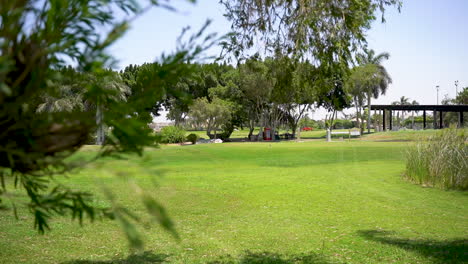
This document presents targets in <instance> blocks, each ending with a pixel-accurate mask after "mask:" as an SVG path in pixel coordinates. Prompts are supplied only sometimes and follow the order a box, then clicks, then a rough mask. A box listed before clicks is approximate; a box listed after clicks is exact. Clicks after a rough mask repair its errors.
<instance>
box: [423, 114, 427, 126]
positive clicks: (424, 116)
mask: <svg viewBox="0 0 468 264" xmlns="http://www.w3.org/2000/svg"><path fill="white" fill-rule="evenodd" d="M423 129H426V110H424V111H423Z"/></svg>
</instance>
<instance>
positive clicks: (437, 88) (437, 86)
mask: <svg viewBox="0 0 468 264" xmlns="http://www.w3.org/2000/svg"><path fill="white" fill-rule="evenodd" d="M436 90H437V104H439V85H436Z"/></svg>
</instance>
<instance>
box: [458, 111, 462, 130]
mask: <svg viewBox="0 0 468 264" xmlns="http://www.w3.org/2000/svg"><path fill="white" fill-rule="evenodd" d="M458 127H460V128H462V127H463V111H460V112H458Z"/></svg>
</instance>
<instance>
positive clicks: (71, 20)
mask: <svg viewBox="0 0 468 264" xmlns="http://www.w3.org/2000/svg"><path fill="white" fill-rule="evenodd" d="M139 4H147V6H146V7H144V8H142V7H141V6H140V5H139ZM151 6H159V7H162V8H169V9H171V7H170V6H168V5H166V4H165V3H164V2H162V3H159V2H157V1H148V2H144V1H139V2H137V1H134V0H129V1H121V0H108V1H100V0H45V1H28V0H19V1H2V4H1V5H0V19H1V24H0V51H1V53H0V54H1V55H0V180H1V183H2V184H1V187H0V198H1V200H0V206H2V207H5V206H7V205H8V207H10V208H12V209H13V210H14V211H15V209H14V208H16V205H15V203H16V202H18V201H16V200H14V199H13V198H12V196H10V195H8V188H7V186H10V185H13V186H14V188H21V189H23V190H24V191H25V192H26V194H27V195H28V197H29V202H27V204H26V206H27V207H28V208H29V210H30V212H31V213H32V214H33V215H34V216H35V228H36V229H37V230H38V231H39V232H41V233H43V232H44V231H45V230H46V229H48V228H49V219H50V218H51V217H52V216H54V215H71V217H72V218H73V219H77V220H78V221H79V222H80V223H82V221H83V220H84V219H85V218H89V219H90V220H94V219H96V218H100V217H110V218H115V219H116V220H118V221H119V222H120V223H121V224H122V226H123V230H124V231H125V234H126V235H127V237H128V239H129V241H130V242H131V246H133V247H136V248H139V247H141V246H142V240H141V237H140V236H139V235H138V231H137V228H136V226H135V223H138V222H139V221H140V220H139V217H137V216H135V215H134V214H133V213H131V212H129V211H128V210H126V209H125V208H124V207H123V206H121V205H119V204H118V202H117V201H116V200H115V198H114V195H113V194H112V191H110V190H109V189H106V187H105V186H104V187H103V189H104V192H105V194H106V196H107V198H108V199H109V200H110V201H111V204H112V206H111V207H109V208H96V207H94V206H93V205H92V204H91V201H92V195H91V194H89V193H86V192H83V191H80V190H73V189H71V188H69V187H67V186H64V185H62V184H60V183H59V182H60V181H57V180H56V179H55V178H56V177H57V176H59V175H60V176H63V175H66V173H67V172H68V171H70V170H72V169H74V168H76V167H80V166H83V165H84V164H83V162H85V161H77V160H76V159H75V160H74V161H72V160H71V159H67V157H69V156H71V155H72V154H73V153H75V152H76V151H77V150H78V149H79V148H80V147H81V146H83V145H84V144H86V143H87V142H88V141H89V137H90V135H91V134H92V133H94V132H95V131H96V130H97V129H98V128H99V127H102V126H105V127H108V128H109V135H108V137H107V138H106V139H105V141H104V142H103V145H102V147H101V150H100V151H99V152H98V153H97V155H96V156H95V157H94V158H93V159H92V160H87V161H86V162H90V161H93V160H95V159H97V158H101V157H105V156H120V157H123V156H121V155H122V154H126V153H136V154H138V155H141V154H142V152H143V149H144V147H146V146H154V145H155V142H156V141H157V137H156V136H155V135H154V133H152V130H151V129H150V128H149V127H148V125H147V124H148V123H149V122H151V120H152V117H151V112H154V111H152V109H153V108H154V105H155V103H156V102H158V101H161V100H162V99H163V98H164V97H167V95H168V94H177V91H176V90H175V89H173V87H175V84H176V83H177V81H178V80H179V79H180V76H187V75H190V74H191V72H192V71H193V66H192V65H191V64H188V63H187V62H188V61H197V60H199V59H202V58H201V54H202V52H203V51H204V50H206V48H208V47H210V46H211V45H213V44H214V43H215V41H216V40H217V37H216V35H215V34H208V35H205V34H204V31H205V29H206V27H207V26H208V24H209V23H206V24H205V26H204V27H203V28H202V29H201V30H200V31H198V32H195V34H193V35H192V36H187V34H188V33H187V32H188V31H187V30H188V29H185V30H184V31H183V33H182V35H181V37H180V39H179V42H178V45H177V48H176V51H175V53H173V54H171V55H164V54H163V55H162V56H161V57H160V59H158V61H157V62H155V63H153V64H148V65H145V67H141V69H140V70H139V72H138V74H136V72H133V74H134V75H133V76H121V75H119V74H117V73H116V72H114V71H112V70H109V67H112V65H113V64H114V60H113V58H112V56H110V55H109V54H108V53H107V52H106V50H107V48H108V47H109V46H110V45H112V44H113V43H114V42H115V41H116V40H117V39H118V38H120V37H121V36H122V35H123V34H124V33H125V32H126V29H127V28H128V24H129V22H131V21H132V20H133V19H134V18H135V17H137V16H139V15H140V14H142V13H143V12H144V11H146V10H147V9H148V8H149V7H151ZM69 64H75V65H76V66H75V68H71V67H67V66H66V65H69ZM98 109H99V110H98ZM98 112H100V113H99V114H98ZM132 188H134V189H135V192H136V193H137V194H138V195H139V196H141V201H142V203H143V204H144V205H145V207H146V209H147V211H148V213H149V214H150V215H152V216H154V220H155V222H157V223H159V224H161V225H162V226H163V227H164V228H165V229H166V230H169V231H171V232H172V233H173V234H174V235H176V233H175V230H174V228H173V225H172V222H171V221H170V219H169V217H168V216H167V214H166V212H165V210H164V209H163V208H162V207H161V206H160V204H159V203H158V202H157V201H156V200H155V198H154V197H153V196H152V195H150V194H148V193H147V192H145V191H143V190H142V189H141V188H140V187H139V186H132Z"/></svg>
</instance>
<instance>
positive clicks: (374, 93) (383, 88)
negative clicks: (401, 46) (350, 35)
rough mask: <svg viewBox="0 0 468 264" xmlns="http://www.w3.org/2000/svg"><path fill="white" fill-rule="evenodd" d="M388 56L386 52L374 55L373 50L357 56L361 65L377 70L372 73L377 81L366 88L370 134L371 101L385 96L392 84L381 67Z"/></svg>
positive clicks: (368, 131) (368, 129) (368, 130)
mask: <svg viewBox="0 0 468 264" xmlns="http://www.w3.org/2000/svg"><path fill="white" fill-rule="evenodd" d="M388 58H390V54H389V53H388V52H383V53H380V54H377V55H375V51H374V50H372V49H371V50H368V51H366V52H365V53H364V54H358V56H357V61H358V62H359V63H360V64H361V65H366V64H371V65H374V66H375V67H376V68H377V71H376V72H375V73H374V75H373V78H375V79H376V80H378V81H377V82H375V83H374V84H373V85H371V86H368V87H367V93H366V97H367V109H368V111H369V115H368V117H367V133H370V124H371V115H370V110H371V99H372V97H374V98H375V99H377V98H378V97H379V95H380V94H385V93H386V92H387V88H388V86H389V85H390V84H391V83H392V78H391V77H390V75H389V74H388V72H387V70H386V69H385V67H384V66H383V65H382V62H383V61H384V60H388Z"/></svg>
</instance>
